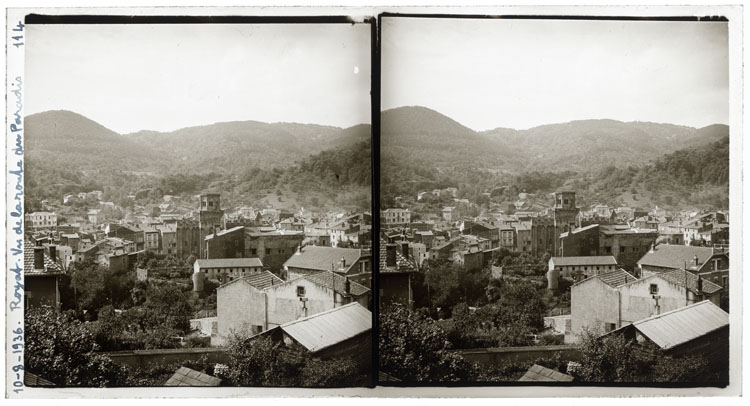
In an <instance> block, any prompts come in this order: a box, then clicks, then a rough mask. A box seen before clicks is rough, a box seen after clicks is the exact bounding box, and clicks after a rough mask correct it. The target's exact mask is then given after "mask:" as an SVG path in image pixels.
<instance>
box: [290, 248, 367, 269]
mask: <svg viewBox="0 0 750 406" xmlns="http://www.w3.org/2000/svg"><path fill="white" fill-rule="evenodd" d="M361 256H362V251H361V250H359V249H354V248H334V247H316V246H312V245H308V246H306V247H302V248H301V249H300V251H299V252H295V253H294V254H293V255H292V256H291V257H289V259H287V260H286V262H284V267H293V268H302V269H314V270H319V271H330V270H331V266H333V268H334V269H339V267H340V266H341V264H340V262H341V258H344V260H345V261H346V269H349V268H350V267H351V266H352V265H354V263H355V262H357V260H359V258H360V257H361Z"/></svg>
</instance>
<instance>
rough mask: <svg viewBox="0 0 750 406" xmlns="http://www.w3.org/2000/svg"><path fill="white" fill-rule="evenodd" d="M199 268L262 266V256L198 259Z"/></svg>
mask: <svg viewBox="0 0 750 406" xmlns="http://www.w3.org/2000/svg"><path fill="white" fill-rule="evenodd" d="M196 262H197V263H198V267H199V268H243V267H262V266H263V263H262V262H261V261H260V258H216V259H198V260H196Z"/></svg>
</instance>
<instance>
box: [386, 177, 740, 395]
mask: <svg viewBox="0 0 750 406" xmlns="http://www.w3.org/2000/svg"><path fill="white" fill-rule="evenodd" d="M457 192H459V190H458V188H455V187H448V188H444V189H435V190H428V191H423V192H420V193H418V194H417V195H416V196H413V197H411V198H407V197H405V196H404V197H401V198H398V199H397V201H398V202H399V204H398V206H396V207H389V208H383V209H381V213H380V223H381V235H380V243H381V259H380V274H379V275H380V276H379V277H380V279H379V281H380V286H381V287H382V288H390V294H388V295H381V297H380V299H381V301H380V305H381V318H380V320H381V321H380V323H381V327H380V328H381V331H385V334H387V335H389V336H388V337H386V338H383V337H381V341H380V345H381V349H380V351H381V354H383V353H388V352H393V353H394V354H392V355H393V357H394V359H388V358H385V359H381V364H380V369H381V372H382V373H384V374H385V375H386V376H388V377H390V378H391V379H392V380H395V381H399V380H404V381H411V380H416V381H419V380H424V379H429V380H432V381H445V380H447V381H451V380H455V374H457V373H458V374H459V375H460V374H464V378H459V380H475V381H481V380H490V381H495V380H501V381H503V380H505V381H507V380H520V381H536V382H549V381H574V380H575V381H605V382H618V381H628V380H639V381H649V380H651V381H659V382H673V381H681V380H682V379H687V380H694V379H699V380H700V379H703V380H704V381H705V382H725V381H726V379H728V378H727V377H728V360H729V352H728V351H729V350H728V348H729V338H728V330H729V321H728V320H729V317H728V312H729V279H730V276H729V268H730V267H729V213H728V211H674V210H665V209H663V208H660V207H658V206H657V207H612V206H609V205H607V204H605V203H601V204H593V205H583V206H582V205H578V204H577V202H576V193H575V191H573V190H566V189H562V190H558V191H556V192H554V193H551V194H546V195H544V196H535V195H530V194H527V193H520V194H519V195H518V196H517V197H516V199H508V196H507V195H505V196H503V198H504V199H506V200H505V201H504V202H499V200H501V199H499V198H496V197H498V195H497V194H495V193H493V192H491V191H488V192H487V193H486V194H483V196H484V197H485V198H484V199H483V200H482V202H474V201H469V200H468V199H459V198H457V197H456V196H457ZM491 194H492V199H491V200H490V199H488V198H489V197H490V195H491ZM396 288H398V289H396ZM404 312H405V314H406V316H404ZM399 317H407V319H409V320H411V322H412V323H415V324H424V328H431V329H435V331H437V332H439V333H438V334H441V335H443V336H444V337H445V339H446V342H448V343H449V344H448V345H447V346H443V345H442V344H436V345H437V347H435V348H436V349H437V348H440V349H442V350H443V351H447V352H448V353H450V354H451V356H453V357H458V358H457V360H458V361H456V362H458V363H459V364H460V363H464V364H465V365H466V367H465V369H464V370H461V371H460V372H457V371H455V370H454V371H439V372H435V374H434V375H433V376H431V377H429V378H425V377H420V376H419V375H418V374H417V373H416V372H415V371H413V370H412V369H411V367H410V366H403V365H399V362H398V357H397V356H396V354H395V353H397V352H398V351H403V348H400V347H399V348H395V347H394V346H392V345H391V344H390V343H389V342H387V340H389V339H393V338H394V337H393V336H395V335H397V334H398V333H397V332H396V331H391V330H390V327H389V326H391V323H393V326H394V328H395V327H396V321H394V320H400V319H399ZM404 334H405V333H404ZM415 339H416V338H415ZM618 340H619V341H618ZM614 342H617V343H618V344H617V345H619V346H625V345H627V348H628V351H627V352H628V353H636V354H637V353H643V352H648V351H649V350H655V351H656V352H657V353H658V354H659V355H660V356H663V357H665V358H664V359H665V360H669V362H681V361H679V360H686V359H689V360H692V361H694V362H696V363H697V364H699V365H700V368H699V367H695V368H696V369H699V370H700V371H701V372H700V373H699V374H698V375H694V376H692V377H687V378H686V377H685V376H677V375H675V374H673V375H670V374H667V373H662V374H661V375H656V374H655V373H654V374H653V375H643V374H642V375H640V376H637V377H636V376H629V378H630V379H628V377H624V376H615V375H616V374H617V372H616V371H617V370H618V368H623V367H625V368H628V367H629V365H630V364H627V362H628V361H627V360H620V359H609V360H607V362H606V363H605V364H598V365H595V366H592V365H590V364H591V362H593V361H592V359H593V358H596V357H595V354H592V353H591V352H592V351H594V352H596V351H595V350H593V349H594V348H599V350H600V351H602V350H601V349H602V348H606V347H607V345H608V344H606V343H614ZM595 343H598V344H595ZM603 343H605V344H603ZM631 348H632V349H633V350H631ZM635 348H639V350H638V351H635V350H634V349H635ZM598 355H599V356H600V358H599V362H600V363H601V362H604V361H603V360H602V359H601V357H605V358H612V357H613V356H614V355H613V354H609V355H607V354H604V353H601V354H598ZM628 356H629V355H628ZM623 357H625V356H624V355H623ZM625 358H627V357H625ZM696 360H699V361H696ZM630 361H633V360H630ZM618 362H623V363H624V364H623V365H618ZM633 362H635V361H633ZM684 362H687V361H684ZM587 363H588V364H587ZM472 364H474V367H471V366H470V365H472ZM668 364H669V363H668V362H667V361H664V365H668ZM476 365H480V366H481V368H484V371H483V372H481V373H476V371H474V372H471V371H473V370H472V368H476ZM659 365H660V366H661V367H663V365H661V364H659ZM670 365H671V364H670ZM675 365H676V364H674V365H673V367H674V366H675ZM630 366H632V365H630ZM682 366H683V367H685V365H682ZM459 369H460V368H459ZM652 369H654V368H652ZM662 369H663V368H662ZM654 370H655V369H654ZM467 371H468V372H467ZM641 372H642V371H641ZM662 372H663V371H662ZM682 372H685V371H682ZM686 375H688V374H687V373H686Z"/></svg>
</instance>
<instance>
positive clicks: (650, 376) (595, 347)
mask: <svg viewBox="0 0 750 406" xmlns="http://www.w3.org/2000/svg"><path fill="white" fill-rule="evenodd" d="M580 348H581V355H582V356H581V361H580V365H579V366H578V367H577V368H576V369H575V373H574V375H575V376H576V377H577V378H579V379H581V380H583V381H586V382H671V383H690V382H702V383H711V382H719V381H721V380H722V379H726V378H727V377H726V376H724V377H722V376H720V375H721V374H720V373H717V372H716V371H712V370H711V367H710V364H709V363H708V361H707V360H706V358H705V357H703V356H702V355H687V356H684V357H672V356H668V355H665V354H664V353H663V352H662V351H661V350H660V349H659V348H658V347H657V346H655V345H653V344H649V343H644V344H637V343H636V342H635V341H633V340H628V339H626V338H625V337H624V336H623V335H621V334H609V335H606V336H602V337H598V336H597V335H596V334H594V333H592V332H586V333H585V334H584V336H583V340H582V343H581V347H580ZM727 373H728V371H727Z"/></svg>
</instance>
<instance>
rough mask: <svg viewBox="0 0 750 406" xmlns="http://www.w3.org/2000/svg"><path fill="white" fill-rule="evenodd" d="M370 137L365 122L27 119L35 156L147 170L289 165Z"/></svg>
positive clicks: (52, 114) (63, 114)
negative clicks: (127, 128)
mask: <svg viewBox="0 0 750 406" xmlns="http://www.w3.org/2000/svg"><path fill="white" fill-rule="evenodd" d="M369 140H370V126H369V125H367V124H362V125H358V126H354V127H351V128H346V129H342V128H338V127H332V126H323V125H317V124H298V123H273V124H269V123H263V122H259V121H233V122H223V123H215V124H210V125H203V126H195V127H186V128H182V129H179V130H175V131H170V132H158V131H147V130H146V131H139V132H136V133H131V134H127V135H121V134H118V133H116V132H115V131H112V130H110V129H108V128H106V127H104V126H102V125H100V124H99V123H97V122H95V121H93V120H91V119H89V118H86V117H84V116H82V115H80V114H77V113H74V112H71V111H65V110H57V111H48V112H43V113H38V114H32V115H30V116H28V117H26V145H27V150H29V153H30V155H31V157H32V158H35V157H38V156H47V155H48V154H49V153H53V154H55V155H57V156H58V157H59V156H64V157H66V158H67V159H69V160H72V161H77V163H76V164H77V165H83V166H84V167H88V166H98V165H100V164H102V163H105V162H106V163H109V164H116V165H117V166H119V167H121V168H130V167H131V166H133V165H129V162H133V161H135V162H134V163H135V164H136V165H135V166H137V167H139V168H141V169H146V170H151V169H157V170H162V169H163V168H169V169H172V170H174V171H176V172H182V171H190V172H207V171H208V170H216V171H219V172H235V170H236V169H238V168H241V167H247V166H258V167H285V166H288V165H289V164H291V163H293V162H296V161H298V160H300V159H302V158H305V157H307V156H310V155H312V154H316V153H318V152H321V151H324V150H328V149H333V148H338V147H346V146H350V145H353V144H356V143H358V142H362V141H369ZM154 161H158V162H154ZM89 164H93V165H89Z"/></svg>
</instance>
